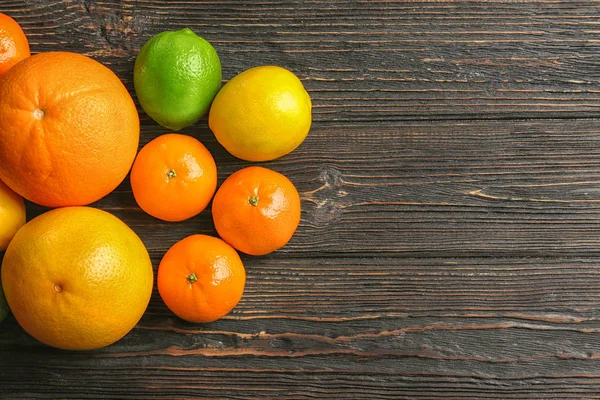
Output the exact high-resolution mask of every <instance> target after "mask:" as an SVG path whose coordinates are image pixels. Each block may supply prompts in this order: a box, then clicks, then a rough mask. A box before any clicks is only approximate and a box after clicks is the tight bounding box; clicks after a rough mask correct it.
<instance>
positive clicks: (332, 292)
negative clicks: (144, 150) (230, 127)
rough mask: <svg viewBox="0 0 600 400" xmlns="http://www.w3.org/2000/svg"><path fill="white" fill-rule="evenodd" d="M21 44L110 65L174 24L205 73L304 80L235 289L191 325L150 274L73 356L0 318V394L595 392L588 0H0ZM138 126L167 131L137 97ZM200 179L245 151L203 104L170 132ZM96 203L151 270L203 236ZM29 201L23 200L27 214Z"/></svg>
mask: <svg viewBox="0 0 600 400" xmlns="http://www.w3.org/2000/svg"><path fill="white" fill-rule="evenodd" d="M0 12H4V13H8V14H9V15H11V16H13V17H14V18H15V19H17V20H18V21H19V22H20V23H21V24H22V26H23V28H24V30H25V32H26V33H27V35H28V37H29V40H30V42H31V48H32V51H33V52H34V53H37V52H44V51H53V50H68V51H74V52H78V53H83V54H86V55H88V56H91V57H93V58H95V59H97V60H99V61H101V62H103V63H104V64H106V65H108V66H109V67H111V68H112V69H113V70H114V71H115V72H116V73H117V74H118V76H119V77H120V78H121V79H122V80H123V81H124V82H125V84H126V85H127V87H128V88H129V89H130V91H131V93H132V95H133V94H134V92H133V85H132V69H133V63H134V60H135V57H136V54H137V52H138V51H139V49H140V47H141V46H142V45H143V44H144V43H145V41H146V40H148V39H149V38H150V37H151V36H152V35H154V34H156V33H158V32H161V31H163V30H175V29H179V28H183V27H189V28H191V29H193V30H194V31H195V32H197V33H198V34H199V35H201V36H203V37H205V38H206V39H208V40H210V41H211V42H212V43H213V44H214V46H215V48H216V49H217V51H218V53H219V55H220V57H221V60H222V64H223V77H224V79H225V80H227V79H230V78H231V77H233V76H234V75H235V74H237V73H239V72H241V71H242V70H245V69H247V68H249V67H252V66H256V65H265V64H275V65H281V66H283V67H287V68H289V69H291V70H293V71H294V72H295V73H296V74H297V75H298V76H300V78H301V79H302V81H303V82H304V84H305V86H306V88H307V90H308V91H309V92H310V95H311V96H312V99H313V104H314V109H313V116H314V124H313V127H312V130H311V132H310V134H309V136H308V138H307V140H306V141H305V142H304V144H303V145H302V146H301V147H300V148H299V149H298V150H297V151H295V152H293V153H292V154H290V155H288V156H286V157H284V158H282V159H280V160H277V161H274V162H270V163H265V164H263V165H267V166H269V167H270V168H272V169H275V170H277V171H280V172H282V173H284V174H286V175H287V176H289V177H290V178H291V180H292V181H293V182H294V183H295V184H296V185H297V187H298V189H299V191H300V192H301V197H302V207H303V209H302V222H301V224H300V227H299V229H298V231H297V233H296V235H295V236H294V238H293V239H292V241H291V242H290V243H289V245H288V246H286V247H285V248H284V249H282V250H281V251H278V252H276V253H274V254H271V255H269V256H266V257H257V258H253V257H244V262H245V264H246V268H247V273H248V281H247V286H246V291H245V294H244V298H243V299H242V301H241V303H240V304H239V305H238V307H237V308H236V309H235V310H234V311H233V312H232V313H231V314H230V315H229V316H228V317H226V318H224V319H222V320H220V321H218V322H215V323H212V324H206V325H200V324H190V323H186V322H183V321H181V320H179V319H178V318H176V317H174V316H173V315H172V314H171V313H170V312H169V311H168V309H167V308H166V307H165V305H164V304H163V303H162V301H161V300H160V297H159V296H158V293H157V292H156V291H155V292H154V294H153V297H152V301H151V303H150V306H149V308H148V311H147V313H146V314H145V316H144V317H143V319H142V320H141V321H140V323H139V325H138V326H137V327H136V328H135V329H134V330H133V331H132V332H131V333H130V334H129V335H127V336H126V337H125V338H124V339H123V340H121V341H120V342H118V343H117V344H115V345H113V346H110V347H108V348H105V349H102V350H97V351H92V352H65V351H59V350H54V349H51V348H48V347H46V346H43V345H41V344H40V343H38V342H36V341H35V340H33V339H32V338H30V337H29V336H28V335H27V334H26V333H24V331H23V330H22V329H21V328H20V327H19V326H18V325H17V323H16V322H15V320H14V318H13V317H10V318H9V319H8V320H7V321H5V322H3V323H2V324H1V325H0V398H2V399H51V398H57V399H104V398H106V399H142V398H144V399H150V398H152V399H163V398H169V399H188V398H227V399H246V398H286V399H309V398H323V399H341V398H360V399H442V398H443V399H525V398H536V399H540V398H542V399H550V398H551V399H583V398H586V399H591V398H600V311H599V309H598V307H599V306H600V120H599V119H598V117H599V111H600V109H599V107H600V101H599V100H600V4H599V3H588V2H580V3H576V2H557V1H542V2H531V3H512V2H511V3H509V2H486V3H481V2H394V1H385V0H372V1H341V0H335V1H285V0H264V1H263V0H260V1H258V0H252V1H250V0H248V1H243V0H240V1H226V0H222V1H208V2H203V1H177V2H168V1H116V0H114V1H113V0H108V1H93V0H92V1H76V0H72V1H42V0H30V1H0ZM140 117H141V120H142V139H141V143H140V145H143V144H145V143H147V142H148V141H150V140H151V139H152V138H154V137H156V136H157V135H160V134H162V133H166V132H167V131H166V130H165V129H163V128H161V127H159V126H158V125H157V124H156V123H154V122H153V121H152V120H150V119H149V118H148V117H147V116H146V115H145V114H144V113H143V112H141V109H140ZM184 132H185V133H187V134H190V135H193V136H195V137H197V138H199V139H200V140H202V141H203V142H204V143H205V144H206V145H207V147H208V148H209V149H210V150H211V151H212V153H213V154H214V156H215V158H216V161H217V164H218V167H219V181H220V182H222V181H223V180H224V179H225V177H227V176H228V175H229V174H231V173H232V172H234V171H236V170H237V169H239V168H242V167H244V166H247V165H249V164H248V163H245V162H243V161H240V160H237V159H235V158H233V157H232V156H230V155H228V154H227V153H226V152H225V151H224V150H223V149H222V148H221V147H220V146H219V145H218V143H217V142H216V141H215V139H214V137H213V135H212V133H211V132H210V130H209V129H208V127H207V123H206V120H202V121H200V122H199V123H198V124H196V125H194V126H193V127H190V128H188V129H185V130H184ZM95 206H97V207H99V208H102V209H104V210H108V211H110V212H112V213H114V214H115V215H117V216H118V217H120V218H122V219H123V220H124V221H125V222H127V223H128V224H129V225H130V226H131V227H132V228H133V229H134V230H135V231H136V232H137V233H138V234H139V235H140V236H141V238H142V239H143V241H144V243H145V244H146V245H147V247H148V249H149V251H150V254H151V256H152V260H153V263H154V266H155V268H156V267H157V265H158V263H159V261H160V259H161V257H162V255H163V254H164V253H165V251H166V250H167V249H168V248H169V247H170V246H171V245H172V244H174V243H175V242H176V241H178V240H179V239H182V238H183V237H185V236H187V235H190V234H193V233H206V234H215V231H214V228H213V225H212V222H211V215H210V212H209V211H205V212H203V213H202V214H201V215H200V216H198V217H196V218H193V219H191V220H189V221H186V222H183V223H177V224H167V223H162V222H159V221H157V220H155V219H153V218H151V217H149V216H147V215H145V214H144V213H143V212H142V211H140V209H139V208H138V207H137V206H136V203H135V201H134V199H133V196H132V194H131V190H130V187H129V183H128V181H125V182H123V184H122V185H121V186H120V187H119V188H118V189H117V191H116V192H114V193H112V194H111V195H109V196H108V197H106V198H105V199H103V200H101V201H99V202H98V203H96V204H95ZM42 211H43V210H42V209H41V208H39V207H36V206H32V205H29V214H30V216H34V215H36V214H38V213H40V212H42Z"/></svg>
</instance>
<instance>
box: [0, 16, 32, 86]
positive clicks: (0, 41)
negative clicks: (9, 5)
mask: <svg viewBox="0 0 600 400" xmlns="http://www.w3.org/2000/svg"><path fill="white" fill-rule="evenodd" d="M30 54H31V53H30V52H29V41H27V36H25V33H23V30H22V29H21V27H20V26H19V24H18V23H17V21H15V20H14V19H12V18H11V17H9V16H8V15H6V14H2V13H0V75H2V74H4V73H5V72H6V71H7V70H8V69H9V68H10V67H12V66H13V65H15V64H16V63H18V62H19V61H21V60H22V59H24V58H27V57H29V56H30Z"/></svg>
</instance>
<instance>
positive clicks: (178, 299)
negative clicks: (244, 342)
mask: <svg viewBox="0 0 600 400" xmlns="http://www.w3.org/2000/svg"><path fill="white" fill-rule="evenodd" d="M157 281H158V292H159V293H160V296H161V297H162V299H163V301H164V302H165V304H166V305H167V307H168V308H169V309H170V310H171V311H172V312H173V313H174V314H175V315H177V316H178V317H179V318H182V319H184V320H186V321H190V322H212V321H216V320H217V319H219V318H221V317H224V316H225V315H227V313H229V312H230V311H231V310H232V309H233V308H234V307H235V306H236V305H237V303H238V302H239V301H240V299H241V298H242V294H243V293H244V286H245V284H246V270H245V269H244V265H243V264H242V260H241V259H240V256H239V255H238V253H237V252H236V251H235V249H233V247H231V246H230V245H228V244H227V243H225V242H224V241H222V240H221V239H219V238H216V237H212V236H207V235H192V236H188V237H186V238H185V239H183V240H181V241H179V242H177V243H175V244H174V245H173V247H171V248H170V249H169V251H167V253H166V254H165V256H164V257H163V259H162V261H161V262H160V265H159V267H158V278H157Z"/></svg>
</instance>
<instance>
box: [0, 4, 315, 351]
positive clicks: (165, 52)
mask: <svg viewBox="0 0 600 400" xmlns="http://www.w3.org/2000/svg"><path fill="white" fill-rule="evenodd" d="M0 43H1V44H2V46H0V219H1V220H2V221H3V224H2V225H1V226H0V251H3V250H5V254H4V258H3V260H2V269H1V271H0V272H1V281H0V282H1V285H0V321H1V320H2V319H3V318H5V316H6V315H7V313H8V311H9V308H10V311H12V313H13V315H14V316H15V318H16V320H17V322H18V323H19V324H20V325H21V326H22V327H23V329H25V331H27V332H28V333H29V334H31V335H32V336H33V337H35V338H36V339H38V340H39V341H41V342H43V343H45V344H48V345H50V346H54V347H58V348H62V349H72V350H85V349H95V348H100V347H103V346H107V345H109V344H111V343H114V342H116V341H118V340H120V339H121V338H122V337H123V336H125V335H126V334H127V333H128V332H129V331H130V330H131V329H132V328H133V327H134V326H135V325H136V324H137V323H138V322H139V320H140V319H141V318H142V316H143V314H144V312H145V310H146V308H147V306H148V303H149V301H150V297H151V294H152V288H153V285H154V271H153V268H152V263H151V261H150V257H149V255H148V251H147V249H146V247H145V246H144V244H143V242H142V240H141V239H140V238H139V237H138V236H137V235H136V233H135V232H134V231H133V230H131V229H130V228H129V227H128V226H127V225H126V224H125V223H124V222H123V221H121V220H120V219H118V218H117V217H115V216H113V215H112V214H110V213H108V212H105V211H101V210H99V209H96V208H93V207H89V204H91V203H93V202H95V201H97V200H99V199H101V198H102V197H104V196H106V195H107V194H109V193H111V192H112V191H113V190H114V189H115V188H116V187H117V186H118V185H120V184H121V183H122V182H123V180H124V179H125V178H126V177H127V175H128V174H129V175H130V184H131V188H132V192H133V196H134V198H135V201H136V202H137V204H138V205H139V207H140V208H141V209H142V210H143V211H144V212H146V213H147V214H149V215H151V216H152V217H155V218H158V219H160V220H164V221H169V222H173V223H176V222H178V221H184V220H187V219H189V218H192V217H194V216H196V215H198V214H199V213H201V212H202V211H203V210H205V209H206V208H207V207H208V206H209V204H211V201H212V210H211V212H212V216H213V222H214V226H215V229H216V232H217V233H218V235H219V237H220V238H219V237H216V236H208V235H201V234H195V235H191V236H189V237H187V238H184V239H183V240H181V241H179V242H178V243H175V244H174V245H173V246H172V247H171V248H170V249H169V250H168V251H167V252H166V254H165V255H164V257H163V258H162V260H161V262H160V265H159V266H158V274H157V286H158V291H159V293H160V296H161V298H162V299H163V301H164V303H165V304H166V306H167V307H168V308H169V309H170V310H171V311H172V312H173V313H174V314H176V315H177V316H178V317H180V318H182V319H184V320H187V321H191V322H197V323H206V322H212V321H215V320H217V319H219V318H222V317H223V316H225V315H227V314H228V313H229V312H230V311H231V310H232V309H233V308H234V307H235V306H236V305H237V304H238V302H239V301H240V299H241V298H242V295H243V292H244V287H245V283H246V270H245V268H244V265H243V263H242V259H241V258H240V255H239V253H238V251H239V252H243V253H246V254H249V255H254V256H259V255H265V254H268V253H271V252H273V251H275V250H278V249H280V248H281V247H283V246H285V245H286V244H287V243H288V242H289V241H290V239H291V238H292V236H293V234H294V232H295V231H296V229H297V227H298V225H299V223H300V208H301V205H300V196H299V194H298V191H297V189H296V187H295V186H294V184H293V183H292V182H291V181H290V180H289V179H288V178H287V177H285V176H284V175H282V174H281V173H278V172H276V171H273V170H271V169H268V168H264V167H260V166H248V167H246V168H243V169H241V170H239V171H237V172H235V173H233V174H231V175H230V176H229V177H227V179H226V180H225V181H224V182H223V184H222V185H221V186H220V187H218V179H217V176H218V174H217V172H218V166H217V165H216V163H215V160H214V158H213V156H212V155H211V153H210V151H209V150H208V149H207V148H206V147H205V146H204V145H203V144H202V143H201V142H200V141H199V140H198V139H196V138H194V137H192V136H189V135H186V134H181V133H177V132H176V131H178V130H181V129H182V128H184V127H187V126H190V125H193V124H195V123H197V122H198V121H199V120H200V119H201V118H202V117H204V116H206V115H207V114H208V125H209V127H210V129H211V130H212V132H213V133H214V135H215V137H216V139H217V141H218V142H219V143H220V144H221V145H222V146H223V147H224V148H225V149H226V150H227V151H228V152H229V153H231V154H232V155H233V156H235V157H238V158H241V159H243V160H247V161H269V160H274V159H276V158H279V157H282V156H284V155H286V154H288V153H290V152H291V151H293V150H294V149H296V148H297V147H298V146H299V145H300V144H301V143H302V142H303V141H304V139H305V138H306V136H307V134H308V131H309V130H310V126H311V107H312V106H311V100H310V96H309V95H308V93H307V92H306V90H305V89H304V87H303V85H302V83H301V81H300V80H299V79H298V77H297V76H296V75H294V74H293V73H292V72H290V71H289V70H286V69H284V68H281V67H277V66H259V67H254V68H250V69H248V70H246V71H244V72H241V73H240V74H238V75H237V76H235V77H234V78H232V79H231V80H230V81H229V82H227V83H226V84H225V85H223V87H221V78H222V72H221V61H220V59H219V56H218V54H217V51H216V50H215V48H214V47H213V46H212V45H211V43H209V42H208V41H206V40H205V39H203V38H201V37H200V36H198V35H196V34H195V33H194V32H193V31H191V30H190V29H182V30H178V31H168V32H162V33H159V34H157V35H156V36H154V37H152V38H150V40H148V41H147V42H146V44H144V46H143V47H142V48H141V50H140V52H139V54H138V56H137V58H136V61H135V65H134V66H133V72H134V75H133V76H134V87H135V93H136V97H137V99H138V101H139V103H140V105H141V107H142V108H143V110H144V111H145V113H146V114H148V116H150V117H151V118H152V119H153V120H154V121H156V122H157V123H158V124H159V125H161V126H163V127H164V128H166V129H168V130H169V131H168V132H165V134H162V135H160V136H158V137H156V138H154V139H153V140H151V141H150V142H149V143H148V144H146V145H145V146H143V148H142V149H141V150H140V151H139V152H138V147H139V139H140V121H139V116H138V113H137V108H136V105H135V102H134V100H133V99H132V97H131V95H130V94H129V92H128V90H127V88H126V87H125V86H124V85H123V83H122V82H121V80H120V79H119V78H118V77H117V76H116V75H115V74H114V73H113V72H112V71H111V70H110V69H109V68H107V67H106V66H104V65H102V64H100V63H99V62H97V61H94V60H92V59H91V58H89V57H86V56H83V55H80V54H76V53H71V52H47V53H39V54H35V55H30V49H29V43H28V41H27V37H26V36H25V34H24V33H23V31H22V30H21V28H20V26H19V25H18V24H17V23H16V22H15V21H14V20H13V19H12V18H10V17H8V16H6V15H4V14H0ZM174 131H175V132H174ZM23 199H25V200H27V201H30V202H33V203H36V204H39V205H42V206H45V207H50V208H53V209H52V210H50V211H48V212H46V213H44V214H41V215H39V216H37V217H35V218H33V219H32V220H30V221H28V222H26V209H25V204H26V203H25V201H24V200H23Z"/></svg>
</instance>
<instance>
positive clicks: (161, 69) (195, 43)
mask: <svg viewBox="0 0 600 400" xmlns="http://www.w3.org/2000/svg"><path fill="white" fill-rule="evenodd" d="M133 83H134V86H135V92H136V94H137V97H138V100H139V102H140V104H141V106H142V108H143V109H144V111H145V112H146V114H148V115H149V116H150V117H151V118H152V119H153V120H155V121H156V122H158V123H159V124H160V125H162V126H164V127H165V128H169V129H173V130H179V129H182V128H184V127H186V126H189V125H192V124H193V123H195V122H197V121H198V120H199V119H200V118H202V116H204V114H206V112H207V111H208V109H209V108H210V104H211V102H212V100H213V98H214V97H215V95H216V94H217V92H218V91H219V88H220V87H221V61H220V60H219V55H218V54H217V52H216V50H215V49H214V47H213V46H212V45H211V44H210V43H209V42H208V41H206V40H204V39H203V38H201V37H200V36H198V35H196V34H195V33H194V32H193V31H191V30H190V29H187V28H185V29H182V30H179V31H167V32H162V33H159V34H158V35H156V36H154V37H152V38H151V39H150V40H148V42H146V44H145V45H144V46H143V47H142V49H141V50H140V53H139V54H138V56H137V58H136V60H135V66H134V69H133Z"/></svg>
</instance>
